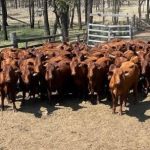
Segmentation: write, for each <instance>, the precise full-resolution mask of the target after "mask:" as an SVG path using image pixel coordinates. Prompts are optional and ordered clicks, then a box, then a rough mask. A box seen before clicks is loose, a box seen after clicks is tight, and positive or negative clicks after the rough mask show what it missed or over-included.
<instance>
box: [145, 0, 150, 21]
mask: <svg viewBox="0 0 150 150" xmlns="http://www.w3.org/2000/svg"><path fill="white" fill-rule="evenodd" d="M149 13H150V7H149V0H147V15H146V20H147V22H149Z"/></svg>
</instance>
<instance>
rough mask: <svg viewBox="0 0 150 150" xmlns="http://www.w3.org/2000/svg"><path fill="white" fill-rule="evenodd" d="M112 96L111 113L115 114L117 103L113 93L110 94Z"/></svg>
mask: <svg viewBox="0 0 150 150" xmlns="http://www.w3.org/2000/svg"><path fill="white" fill-rule="evenodd" d="M111 95H112V109H113V111H112V113H113V114H115V113H116V102H117V98H116V97H115V95H114V94H113V93H111Z"/></svg>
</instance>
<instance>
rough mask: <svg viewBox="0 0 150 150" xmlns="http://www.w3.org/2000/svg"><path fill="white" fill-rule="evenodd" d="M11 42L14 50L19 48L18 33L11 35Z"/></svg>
mask: <svg viewBox="0 0 150 150" xmlns="http://www.w3.org/2000/svg"><path fill="white" fill-rule="evenodd" d="M10 40H11V43H12V44H13V47H14V48H18V42H17V34H16V32H12V33H10Z"/></svg>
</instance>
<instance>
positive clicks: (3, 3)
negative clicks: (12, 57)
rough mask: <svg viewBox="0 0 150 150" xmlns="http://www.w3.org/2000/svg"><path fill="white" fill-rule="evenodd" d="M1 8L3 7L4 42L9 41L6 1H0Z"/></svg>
mask: <svg viewBox="0 0 150 150" xmlns="http://www.w3.org/2000/svg"><path fill="white" fill-rule="evenodd" d="M0 3H1V7H2V29H3V32H4V40H8V36H7V25H8V24H7V7H6V1H5V0H0Z"/></svg>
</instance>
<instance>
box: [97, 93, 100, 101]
mask: <svg viewBox="0 0 150 150" xmlns="http://www.w3.org/2000/svg"><path fill="white" fill-rule="evenodd" d="M97 102H100V92H97Z"/></svg>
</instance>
